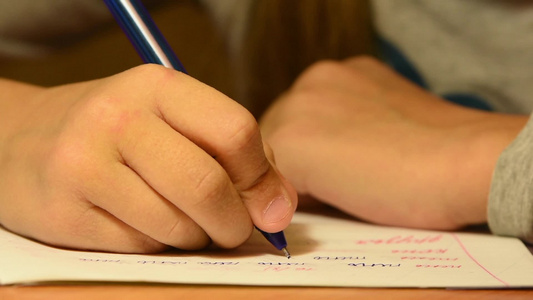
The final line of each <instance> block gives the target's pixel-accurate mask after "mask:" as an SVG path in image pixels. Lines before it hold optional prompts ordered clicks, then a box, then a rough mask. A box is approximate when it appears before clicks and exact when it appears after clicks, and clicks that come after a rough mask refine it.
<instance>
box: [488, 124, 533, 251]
mask: <svg viewBox="0 0 533 300" xmlns="http://www.w3.org/2000/svg"><path fill="white" fill-rule="evenodd" d="M488 222H489V226H490V229H491V230H492V232H493V233H495V234H498V235H508V236H516V237H519V238H521V239H523V240H524V241H527V242H529V243H533V118H530V119H529V121H528V123H527V125H526V126H525V127H524V129H523V130H522V131H521V132H520V134H519V135H518V136H517V138H516V139H515V140H514V141H513V142H512V143H511V144H510V145H509V146H508V147H507V148H506V149H505V150H504V151H503V153H502V154H501V155H500V157H499V159H498V162H497V164H496V168H495V170H494V174H493V178H492V184H491V189H490V194H489V204H488Z"/></svg>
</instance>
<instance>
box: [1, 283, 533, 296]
mask: <svg viewBox="0 0 533 300" xmlns="http://www.w3.org/2000/svg"><path fill="white" fill-rule="evenodd" d="M451 298H453V299H454V300H461V299H506V300H516V299H529V300H531V299H533V289H528V290H444V289H359V288H293V287H235V286H193V285H133V284H131V285H129V284H124V285H109V284H106V285H81V286H25V287H20V286H9V287H0V299H2V300H14V299H16V300H38V299H54V300H62V299H69V300H70V299H76V300H84V299H91V300H93V299H97V300H105V299H121V300H125V299H150V300H156V299H187V300H194V299H201V300H205V299H232V300H239V299H246V300H250V299H253V300H262V299H265V300H273V299H275V300H280V299H301V300H313V299H375V300H379V299H387V300H389V299H410V300H416V299H424V300H426V299H431V300H439V299H451Z"/></svg>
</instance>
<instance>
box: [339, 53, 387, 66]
mask: <svg viewBox="0 0 533 300" xmlns="http://www.w3.org/2000/svg"><path fill="white" fill-rule="evenodd" d="M346 63H349V64H352V65H381V62H380V61H379V60H378V59H377V58H375V57H373V56H370V55H359V56H354V57H350V58H348V59H346Z"/></svg>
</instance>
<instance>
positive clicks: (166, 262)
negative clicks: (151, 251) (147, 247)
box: [137, 260, 187, 265]
mask: <svg viewBox="0 0 533 300" xmlns="http://www.w3.org/2000/svg"><path fill="white" fill-rule="evenodd" d="M137 263H138V264H143V265H146V264H152V265H186V264H187V262H186V261H172V260H139V261H137Z"/></svg>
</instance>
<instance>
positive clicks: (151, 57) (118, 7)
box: [104, 0, 291, 258]
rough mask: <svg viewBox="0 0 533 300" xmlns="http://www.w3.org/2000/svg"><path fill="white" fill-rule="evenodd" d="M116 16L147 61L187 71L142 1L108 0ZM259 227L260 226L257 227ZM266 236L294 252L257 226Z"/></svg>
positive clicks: (276, 235)
mask: <svg viewBox="0 0 533 300" xmlns="http://www.w3.org/2000/svg"><path fill="white" fill-rule="evenodd" d="M104 1H105V3H106V4H107V6H108V7H109V9H110V11H111V12H112V14H113V16H114V17H115V19H116V20H117V22H118V23H119V25H120V26H121V27H122V29H123V30H124V32H125V33H126V35H127V36H128V38H129V39H130V41H131V43H132V44H133V46H134V47H135V49H136V50H137V52H138V53H139V55H140V56H141V58H142V59H143V61H144V62H146V63H155V64H160V65H163V66H165V67H167V68H172V69H175V70H177V71H180V72H183V73H186V71H185V68H184V67H183V65H182V64H181V62H180V61H179V59H178V58H177V56H176V55H175V54H174V52H173V51H172V49H171V47H170V46H169V45H168V43H167V41H166V40H165V38H164V37H163V35H162V34H161V32H160V31H159V30H158V28H157V26H156V25H155V23H154V22H153V20H152V18H151V17H150V15H149V14H148V12H147V11H146V9H145V8H144V7H143V5H142V3H141V2H140V1H138V0H104ZM286 200H287V199H283V200H281V202H282V203H281V206H282V207H283V208H282V209H284V210H287V209H286V207H285V206H286V205H287V204H291V203H290V202H288V201H286ZM279 202H280V201H273V202H272V203H271V204H270V205H269V207H268V208H267V210H269V209H278V207H277V206H280V203H279ZM256 228H257V227H256ZM257 229H258V230H259V232H261V234H263V236H264V237H265V238H266V239H267V240H268V241H269V242H271V243H272V245H274V246H275V247H276V248H277V249H278V250H283V252H284V254H285V255H286V256H287V258H290V253H289V252H288V250H287V248H286V247H287V242H286V240H285V236H284V234H283V232H282V231H279V232H274V233H270V232H266V231H264V230H261V229H260V228H257Z"/></svg>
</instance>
